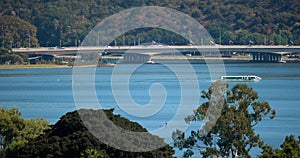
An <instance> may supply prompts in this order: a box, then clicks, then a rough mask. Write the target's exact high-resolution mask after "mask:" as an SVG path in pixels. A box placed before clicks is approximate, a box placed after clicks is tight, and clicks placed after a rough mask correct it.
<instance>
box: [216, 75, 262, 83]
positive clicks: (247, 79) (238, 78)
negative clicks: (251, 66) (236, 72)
mask: <svg viewBox="0 0 300 158" xmlns="http://www.w3.org/2000/svg"><path fill="white" fill-rule="evenodd" d="M220 79H221V80H225V81H231V82H259V81H260V80H261V79H262V78H260V77H258V76H255V75H246V76H221V78H220Z"/></svg>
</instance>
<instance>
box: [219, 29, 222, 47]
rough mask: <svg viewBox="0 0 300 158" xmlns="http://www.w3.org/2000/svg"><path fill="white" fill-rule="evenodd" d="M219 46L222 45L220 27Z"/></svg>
mask: <svg viewBox="0 0 300 158" xmlns="http://www.w3.org/2000/svg"><path fill="white" fill-rule="evenodd" d="M219 44H220V45H222V32H221V27H219Z"/></svg>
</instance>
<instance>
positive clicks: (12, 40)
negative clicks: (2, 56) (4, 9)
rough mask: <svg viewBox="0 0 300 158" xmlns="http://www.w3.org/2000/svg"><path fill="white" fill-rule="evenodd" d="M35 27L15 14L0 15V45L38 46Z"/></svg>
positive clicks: (10, 46)
mask: <svg viewBox="0 0 300 158" xmlns="http://www.w3.org/2000/svg"><path fill="white" fill-rule="evenodd" d="M36 33H37V28H36V27H35V26H33V25H32V24H30V23H29V22H26V21H24V20H22V19H20V18H19V17H17V16H0V45H1V46H2V47H5V48H13V47H14V48H16V47H18V48H19V47H29V46H30V47H38V46H39V43H38V39H37V38H36Z"/></svg>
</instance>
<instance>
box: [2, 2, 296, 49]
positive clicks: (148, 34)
mask: <svg viewBox="0 0 300 158" xmlns="http://www.w3.org/2000/svg"><path fill="white" fill-rule="evenodd" d="M148 5H151V6H153V5H156V6H163V7H170V8H173V9H176V10H179V11H182V12H183V13H186V14H188V15H190V16H191V17H193V18H195V19H196V20H198V21H199V22H200V23H201V24H202V25H204V26H205V28H206V29H207V30H208V31H209V33H210V34H211V36H212V37H213V38H214V41H215V43H219V44H220V41H221V44H268V45H278V44H282V45H287V44H290V45H294V44H295V45H299V44H300V21H299V19H300V1H299V0H249V1H243V0H223V1H220V0H217V1H216V0H205V1H200V0H199V1H197V0H196V1H195V0H160V1H157V0H131V1H123V0H98V1H96V0H91V1H88V2H86V1H79V0H74V1H66V0H43V1H42V0H29V1H15V0H2V1H1V2H0V47H7V48H9V47H29V46H30V47H36V46H76V45H79V44H80V42H81V41H82V40H83V39H84V37H85V36H86V35H87V33H88V32H89V31H90V30H91V29H92V28H93V27H94V26H96V24H97V23H99V22H100V21H101V20H103V19H104V18H106V17H108V16H110V15H113V14H115V13H118V12H120V11H122V10H125V9H128V8H132V7H140V6H148ZM152 41H156V42H158V43H164V44H168V45H174V44H175V45H184V44H189V41H188V40H187V39H184V38H179V37H178V35H175V34H174V33H172V32H168V31H165V30H161V29H151V28H145V29H139V30H136V31H132V32H131V33H127V34H125V37H123V36H121V37H118V38H117V39H116V40H115V41H113V42H112V43H111V45H134V44H138V43H147V42H152Z"/></svg>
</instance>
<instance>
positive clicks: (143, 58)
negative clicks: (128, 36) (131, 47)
mask: <svg viewBox="0 0 300 158" xmlns="http://www.w3.org/2000/svg"><path fill="white" fill-rule="evenodd" d="M148 60H150V55H146V54H138V53H125V54H124V55H123V61H124V62H125V63H145V62H147V61H148Z"/></svg>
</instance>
